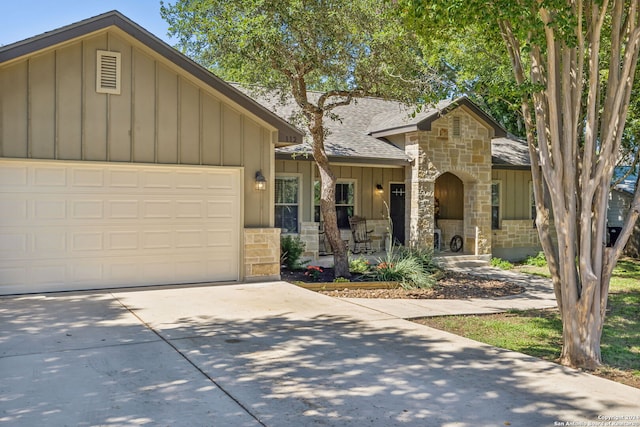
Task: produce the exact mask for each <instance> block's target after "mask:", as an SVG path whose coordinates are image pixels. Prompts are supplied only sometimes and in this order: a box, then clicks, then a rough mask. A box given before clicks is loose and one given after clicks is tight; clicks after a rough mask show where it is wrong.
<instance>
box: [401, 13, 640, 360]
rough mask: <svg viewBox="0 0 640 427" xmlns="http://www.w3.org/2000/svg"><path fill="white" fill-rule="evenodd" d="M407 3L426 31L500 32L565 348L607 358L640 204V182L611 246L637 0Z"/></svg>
mask: <svg viewBox="0 0 640 427" xmlns="http://www.w3.org/2000/svg"><path fill="white" fill-rule="evenodd" d="M401 5H402V12H403V13H404V16H405V18H406V19H407V21H408V22H409V23H410V25H411V26H413V27H414V28H417V29H418V31H420V32H421V33H422V34H423V35H424V37H425V38H426V39H427V40H430V39H432V36H431V35H432V33H433V28H438V29H446V31H447V32H446V33H441V34H451V33H452V30H453V29H456V30H458V31H469V30H473V29H475V28H481V29H482V31H480V32H476V35H477V36H478V37H479V38H478V39H477V40H476V41H474V42H473V43H471V45H475V44H476V43H478V44H480V45H484V46H485V51H489V52H495V51H494V50H493V48H492V46H494V45H495V40H497V36H499V39H501V40H502V42H503V43H502V46H503V47H502V49H500V51H502V52H506V55H505V54H503V55H502V56H503V58H508V60H509V62H510V65H511V69H512V72H513V78H514V81H515V83H516V85H515V90H514V91H513V94H514V95H517V96H518V97H519V98H520V109H521V111H522V118H523V120H524V124H525V130H526V137H527V141H528V144H529V152H530V156H531V161H532V165H531V172H532V175H533V181H534V186H533V187H534V194H535V199H536V211H537V216H536V224H537V228H538V234H539V237H540V241H541V244H542V247H543V249H544V251H545V255H546V257H547V260H548V261H549V265H550V269H551V272H552V276H553V282H554V289H555V292H556V297H557V300H558V306H559V307H560V309H561V313H562V315H563V338H564V345H563V352H562V358H561V359H562V361H563V362H564V363H566V364H568V365H573V366H582V367H594V366H596V365H598V364H599V363H600V348H599V345H600V337H601V334H602V324H603V321H604V316H605V313H606V305H607V297H608V290H609V280H610V277H611V273H612V270H613V267H614V266H615V263H616V261H617V259H618V257H619V256H620V254H621V253H622V249H623V247H624V245H625V243H626V241H627V240H628V237H629V235H630V233H631V231H632V229H633V224H634V223H635V221H636V219H637V218H638V215H639V211H640V192H638V191H636V195H635V197H634V201H633V205H632V209H631V210H630V212H629V215H628V217H627V220H626V222H625V225H624V227H623V231H622V232H621V234H620V237H619V238H618V241H617V242H616V244H615V246H614V247H613V248H610V249H609V248H605V247H604V243H605V240H606V239H605V230H606V218H607V215H606V210H607V199H608V192H609V186H610V183H611V179H612V175H613V172H614V167H615V165H616V161H617V160H618V159H619V158H620V156H621V153H622V152H623V142H626V143H627V147H631V148H632V149H633V146H634V145H636V146H637V138H636V130H635V127H636V126H635V125H634V124H633V123H634V121H633V120H632V126H631V127H629V128H628V129H627V130H626V131H625V124H626V121H627V118H628V117H629V118H631V119H633V117H634V114H631V115H629V107H630V104H631V106H634V105H635V101H634V102H633V103H631V97H632V94H633V83H634V77H635V74H636V65H637V60H638V51H639V47H640V22H639V21H640V11H639V8H640V4H639V2H638V1H637V0H611V1H609V0H602V1H595V0H545V1H538V0H522V1H518V2H513V1H508V0H493V1H491V2H485V1H478V0H447V1H430V2H424V1H420V0H407V1H405V2H401ZM450 40H451V39H450ZM468 44H469V43H468V42H467V43H466V44H465V46H466V45H468ZM485 58H486V55H485ZM484 61H487V62H491V60H487V59H485V60H484ZM496 64H497V65H498V66H499V65H501V64H504V59H503V60H498V61H497V62H496ZM473 68H474V67H473V66H471V69H473ZM486 77H487V74H486V73H483V74H482V75H480V76H478V80H482V79H483V78H486ZM473 84H474V87H479V86H480V87H481V84H479V83H478V81H474V82H473ZM546 192H548V194H549V200H550V201H551V205H550V206H548V205H547V204H546V203H545V200H546V198H545V193H546Z"/></svg>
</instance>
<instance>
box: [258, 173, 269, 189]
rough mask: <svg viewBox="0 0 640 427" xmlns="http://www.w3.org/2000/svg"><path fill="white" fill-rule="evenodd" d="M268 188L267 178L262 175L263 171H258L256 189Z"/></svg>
mask: <svg viewBox="0 0 640 427" xmlns="http://www.w3.org/2000/svg"><path fill="white" fill-rule="evenodd" d="M266 189H267V179H266V178H265V177H264V175H262V171H258V172H256V190H259V191H264V190H266Z"/></svg>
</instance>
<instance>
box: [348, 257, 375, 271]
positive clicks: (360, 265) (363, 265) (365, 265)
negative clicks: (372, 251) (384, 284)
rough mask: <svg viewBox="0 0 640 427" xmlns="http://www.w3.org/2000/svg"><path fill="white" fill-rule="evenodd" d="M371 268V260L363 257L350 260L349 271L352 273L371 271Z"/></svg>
mask: <svg viewBox="0 0 640 427" xmlns="http://www.w3.org/2000/svg"><path fill="white" fill-rule="evenodd" d="M370 268H371V266H370V265H369V261H368V260H367V259H366V258H363V257H360V258H356V259H352V260H351V261H350V262H349V271H350V272H352V273H359V274H364V273H366V272H367V271H369V269H370Z"/></svg>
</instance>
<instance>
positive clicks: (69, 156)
mask: <svg viewBox="0 0 640 427" xmlns="http://www.w3.org/2000/svg"><path fill="white" fill-rule="evenodd" d="M98 50H106V51H112V52H119V53H120V54H121V71H122V72H121V93H120V94H119V95H112V94H105V93H98V92H97V91H96V55H97V51H98ZM236 107H237V106H236V105H235V104H234V103H233V100H228V99H226V98H224V97H222V96H220V95H219V94H217V92H215V90H214V89H213V88H211V87H210V86H208V85H207V84H205V83H203V82H201V81H200V80H198V79H196V78H195V77H193V76H192V75H191V74H189V73H187V72H186V71H184V70H183V69H182V68H179V67H177V66H176V65H175V64H173V63H171V62H170V61H168V60H167V59H166V58H165V57H163V56H161V55H159V54H157V53H156V52H154V51H152V50H151V49H149V48H148V47H146V46H145V45H143V44H142V43H140V42H138V41H137V40H135V39H134V38H132V37H130V36H129V35H127V34H125V33H124V32H122V31H120V30H119V29H117V28H114V27H112V28H109V29H107V30H102V31H100V32H98V33H94V34H90V35H87V36H84V37H82V38H80V39H76V40H73V41H70V42H67V43H64V44H61V45H58V46H54V47H52V48H49V49H47V50H45V51H42V52H38V53H36V54H31V55H29V56H27V57H24V58H18V59H16V60H12V61H11V62H9V63H6V64H4V65H0V157H8V158H32V159H51V160H84V161H100V162H134V163H158V164H185V165H210V166H241V167H244V168H245V170H244V189H245V191H244V193H245V200H244V216H245V220H244V225H245V226H246V227H256V226H258V227H265V226H270V224H272V223H273V209H272V208H271V205H272V199H273V194H272V190H271V189H269V190H268V191H263V192H257V191H255V190H254V189H253V185H254V176H255V173H256V171H258V170H262V172H263V174H264V175H265V176H266V177H268V178H269V179H271V178H272V175H273V174H272V170H273V160H272V159H273V144H272V142H273V140H274V139H275V137H276V134H277V132H276V130H275V129H270V128H269V127H268V126H266V125H265V124H264V123H263V122H261V121H260V119H257V118H256V117H255V116H253V115H252V114H251V113H248V112H247V111H246V110H243V109H242V108H240V107H238V108H236Z"/></svg>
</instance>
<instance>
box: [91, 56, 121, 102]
mask: <svg viewBox="0 0 640 427" xmlns="http://www.w3.org/2000/svg"><path fill="white" fill-rule="evenodd" d="M96 56H97V61H96V62H97V63H96V71H97V75H96V92H98V93H110V94H113V95H120V53H119V52H109V51H106V50H99V51H98V52H97V55H96Z"/></svg>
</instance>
